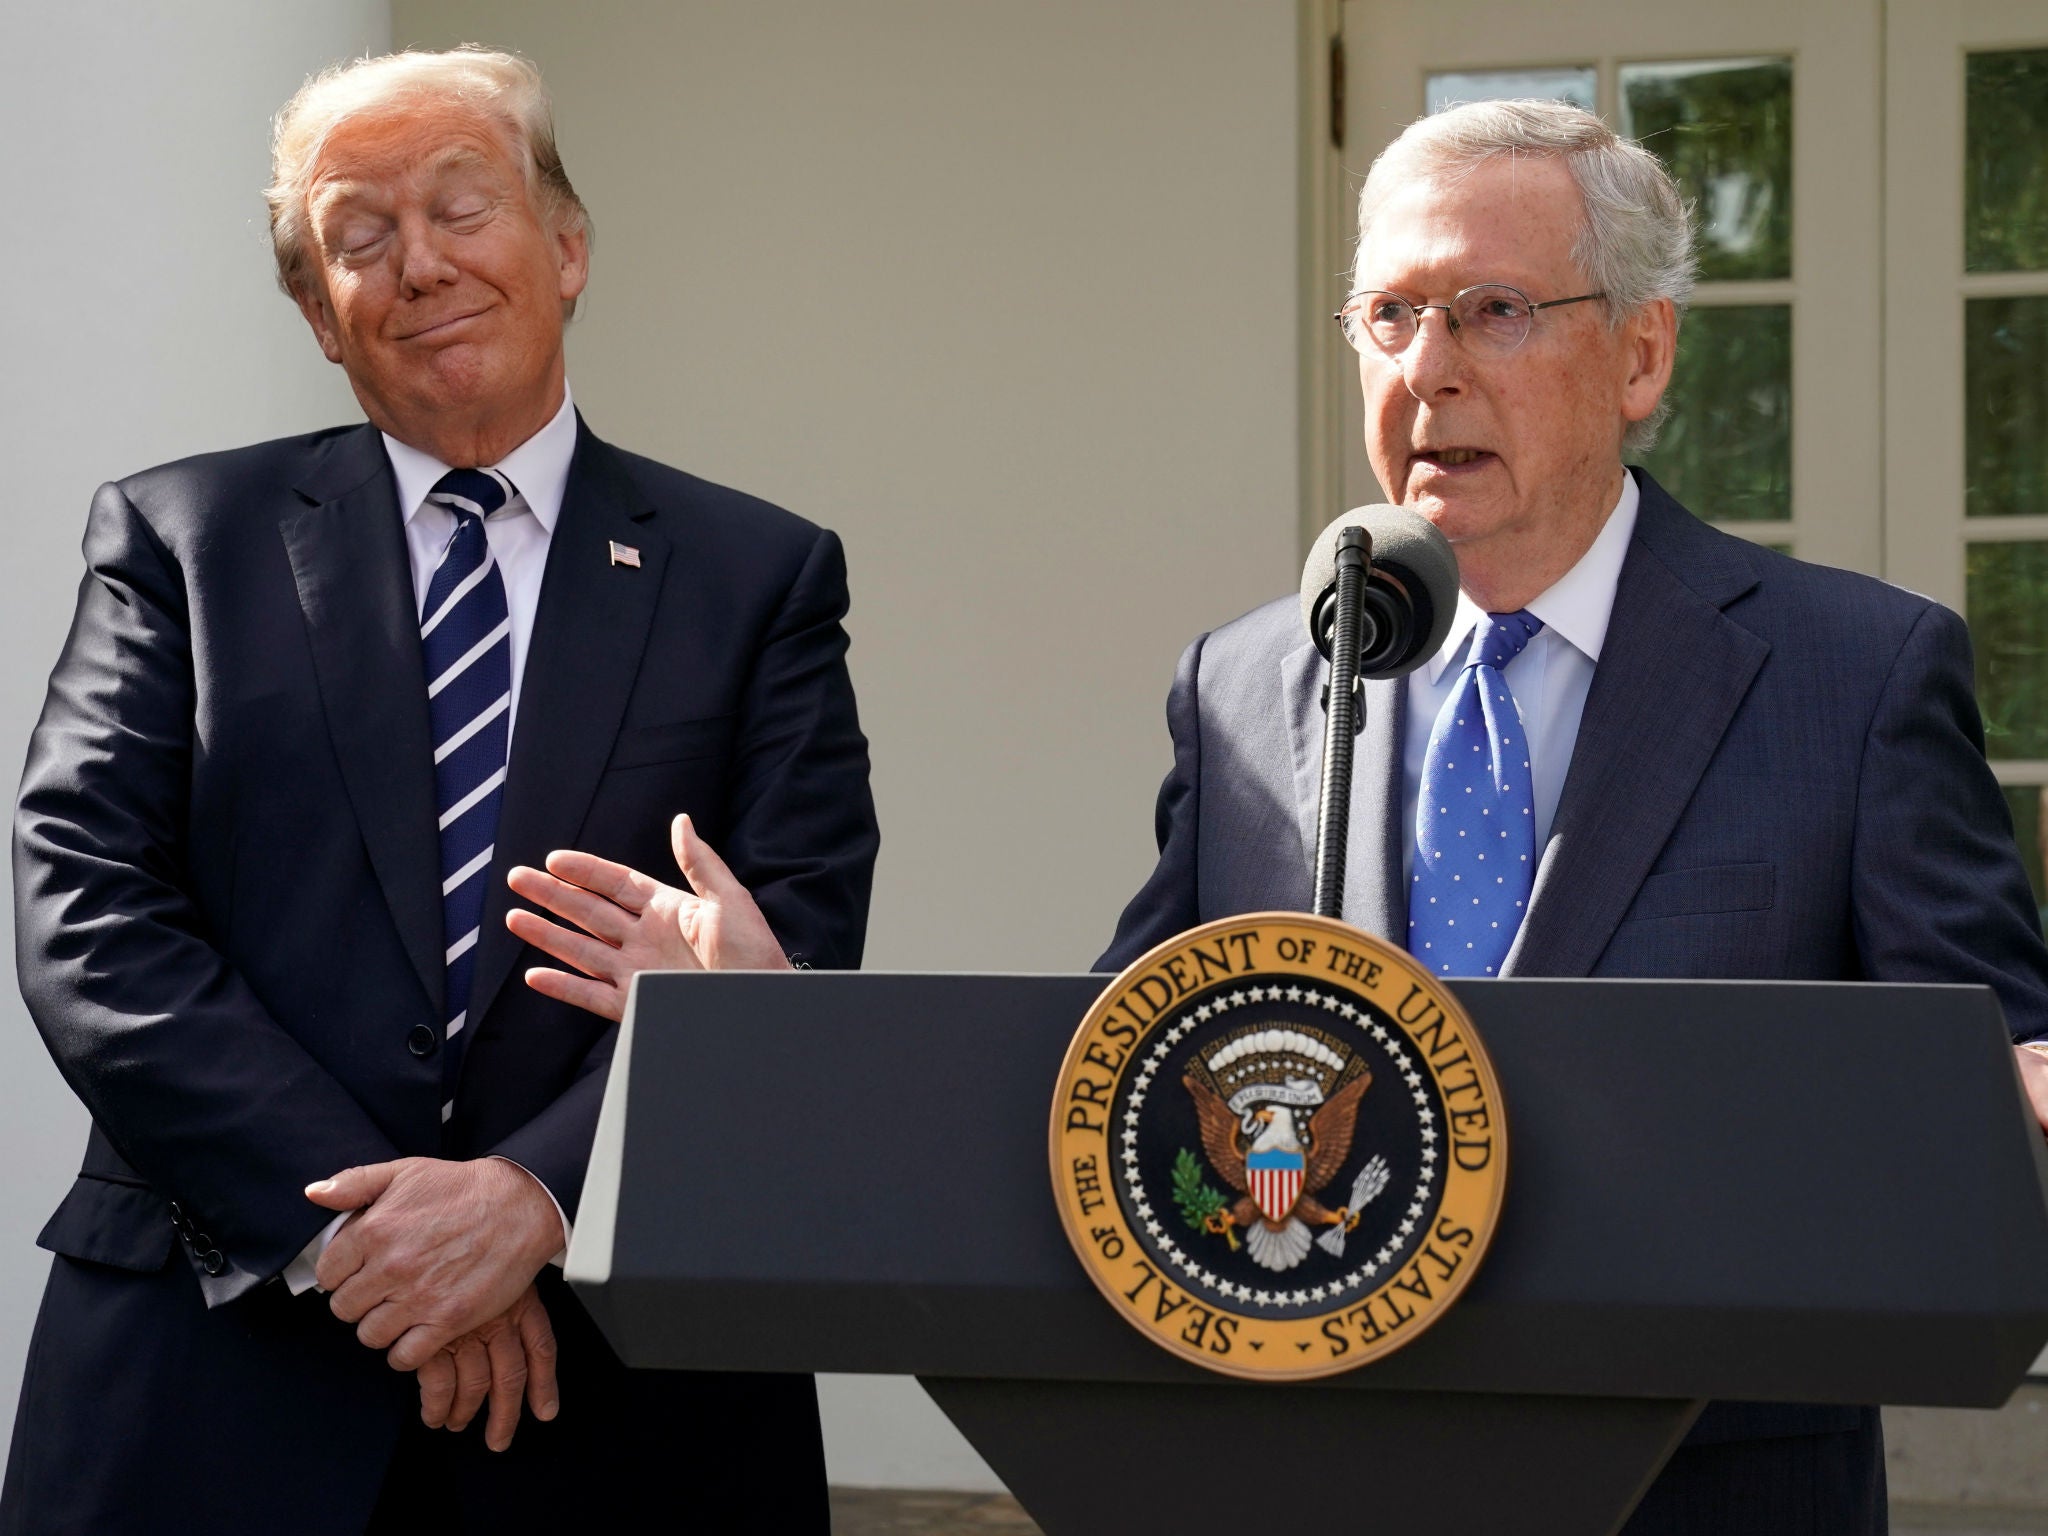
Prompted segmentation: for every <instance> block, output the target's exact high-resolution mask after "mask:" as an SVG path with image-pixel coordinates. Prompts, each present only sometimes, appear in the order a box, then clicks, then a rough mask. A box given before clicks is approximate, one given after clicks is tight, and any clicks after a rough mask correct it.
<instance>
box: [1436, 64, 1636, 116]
mask: <svg viewBox="0 0 2048 1536" xmlns="http://www.w3.org/2000/svg"><path fill="white" fill-rule="evenodd" d="M1597 84H1598V77H1597V76H1596V75H1595V74H1594V72H1593V66H1592V65H1590V64H1588V65H1586V66H1585V67H1583V68H1575V67H1569V66H1568V67H1566V68H1562V69H1467V70H1454V71H1450V72H1448V73H1445V74H1441V75H1431V76H1430V77H1429V83H1428V86H1427V87H1426V89H1425V90H1424V93H1423V100H1424V110H1426V111H1429V112H1441V111H1443V109H1444V108H1445V107H1455V106H1459V105H1461V104H1462V103H1464V102H1468V101H1514V100H1518V99H1521V98H1524V97H1536V98H1538V99H1540V100H1543V101H1568V102H1570V103H1571V104H1572V105H1573V106H1575V107H1584V108H1585V109H1586V110H1587V111H1588V112H1591V111H1592V110H1593V102H1594V91H1595V89H1596V87H1597Z"/></svg>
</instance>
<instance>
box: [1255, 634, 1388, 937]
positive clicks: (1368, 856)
mask: <svg viewBox="0 0 2048 1536" xmlns="http://www.w3.org/2000/svg"><path fill="white" fill-rule="evenodd" d="M1328 676H1329V669H1328V667H1327V666H1326V665H1325V664H1324V662H1323V658H1322V657H1321V656H1320V655H1319V654H1318V653H1317V651H1316V648H1315V646H1314V645H1312V644H1309V643H1307V642H1304V643H1303V644H1302V645H1301V647H1300V648H1299V649H1297V650H1294V651H1291V652H1289V653H1288V654H1287V656H1286V657H1285V658H1284V659H1283V660H1282V661H1281V663H1280V687H1281V694H1280V696H1281V697H1282V698H1283V699H1285V700H1286V701H1287V730H1288V739H1289V743H1290V745H1291V746H1292V747H1293V749H1294V809H1295V815H1296V817H1297V819H1298V821H1299V824H1300V827H1301V846H1302V848H1303V850H1304V852H1305V853H1306V855H1307V859H1308V878H1309V888H1310V889H1311V890H1313V889H1314V888H1315V877H1316V812H1317V807H1318V806H1319V804H1320V802H1321V799H1322V786H1323V734H1324V721H1325V716H1324V714H1323V703H1322V700H1323V683H1324V681H1325V680H1326V679H1327V677H1328ZM1364 702H1365V730H1364V731H1363V732H1362V733H1361V734H1360V736H1359V739H1358V748H1357V751H1356V752H1355V753H1354V754H1353V755H1352V772H1351V819H1350V838H1349V847H1348V856H1347V857H1346V859H1345V862H1344V920H1345V921H1346V922H1348V923H1350V924H1352V925H1353V926H1354V927H1358V928H1363V929H1364V930H1365V931H1366V932H1367V933H1375V934H1378V935H1379V936H1380V937H1381V938H1384V939H1386V940H1388V941H1389V942H1390V943H1394V944H1402V943H1405V942H1406V941H1407V937H1408V908H1407V903H1406V902H1405V901H1403V900H1402V898H1401V828H1400V820H1401V741H1402V737H1403V734H1404V732H1405V731H1406V728H1407V727H1406V720H1407V711H1408V686H1407V683H1406V681H1405V680H1404V679H1395V680H1394V681H1392V682H1371V683H1367V684H1366V685H1365V692H1364Z"/></svg>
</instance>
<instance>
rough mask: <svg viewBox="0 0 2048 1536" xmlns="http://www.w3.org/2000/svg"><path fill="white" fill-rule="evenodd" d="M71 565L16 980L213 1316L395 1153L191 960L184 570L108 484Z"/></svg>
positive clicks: (352, 1105)
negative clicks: (144, 1190) (312, 1189)
mask: <svg viewBox="0 0 2048 1536" xmlns="http://www.w3.org/2000/svg"><path fill="white" fill-rule="evenodd" d="M85 559H86V575H85V579H84V581H83V582H82V583H81V585H80V587H79V594H78V607H77V612H76V614H75V616H74V618H73V620H72V626H71V632H70V635H69V637H68V638H67V639H66V641H65V644H64V649H63V653H62V655H61V656H60V657H59V659H58V662H57V666H56V670H55V671H54V673H53V674H52V675H51V678H50V688H49V695H48V698H47V700H46V701H45V703H44V706H43V713H42V717H41V719H40V721H39V722H38V723H37V725H36V729H35V733H34V735H33V736H32V737H31V739H30V743H29V753H28V764H27V768H26V770H25V771H24V774H23V778H22V786H21V796H20V800H19V802H18V804H17V806H16V810H15V821H14V888H15V908H14V911H15V958H16V966H17V970H18V973H19V976H20V981H21V990H22V996H23V997H24V999H26V1001H27V1003H28V1008H29V1013H30V1015H31V1016H32V1017H33V1018H34V1020H35V1023H36V1027H37V1029H38V1030H39V1031H40V1032H41V1034H42V1037H43V1040H44V1042H45V1044H46V1045H48V1047H49V1050H50V1054H51V1055H52V1056H53V1057H54V1058H55V1060H56V1063H57V1067H58V1070H59V1071H61V1072H62V1073H63V1075H64V1078H65V1080H66V1081H67V1082H68V1083H69V1084H70V1085H71V1088H72V1089H73V1091H74V1092H76V1093H77V1094H78V1096H79V1098H80V1099H82V1100H83V1101H84V1102H85V1106H86V1108H87V1109H88V1110H90V1111H91V1113H92V1117H93V1120H94V1121H95V1122H96V1123H97V1124H98V1126H99V1127H100V1129H101V1131H102V1132H103V1133H104V1134H105V1135H106V1136H107V1138H108V1139H109V1140H110V1141H111V1142H112V1143H113V1145H114V1147H115V1149H116V1150H117V1151H118V1152H119V1153H120V1154H121V1156H122V1157H123V1158H125V1159H126V1160H127V1161H128V1163H129V1164H130V1165H131V1166H133V1167H134V1168H135V1170H136V1171H137V1172H138V1173H139V1174H140V1175H141V1176H142V1177H143V1178H144V1179H146V1180H148V1182H149V1184H150V1186H151V1187H152V1188H153V1189H154V1190H155V1191H156V1192H157V1193H158V1194H159V1195H161V1196H162V1197H164V1198H165V1199H166V1200H175V1201H177V1202H179V1203H180V1204H181V1205H182V1206H183V1207H184V1208H185V1210H186V1211H187V1213H188V1214H189V1215H190V1217H191V1219H192V1221H193V1223H194V1230H195V1231H202V1232H204V1233H206V1234H207V1235H208V1236H210V1237H211V1238H212V1240H213V1249H214V1250H215V1251H217V1252H218V1253H219V1254H220V1255H221V1257H222V1258H223V1259H224V1260H225V1268H224V1269H222V1271H221V1272H220V1273H218V1274H208V1273H206V1272H205V1270H204V1267H203V1266H202V1265H200V1264H199V1263H198V1258H199V1256H198V1255H197V1253H196V1252H194V1251H193V1250H192V1249H191V1248H190V1247H188V1248H187V1257H188V1259H191V1260H193V1262H194V1264H195V1268H199V1269H200V1275H199V1280H200V1287H201V1289H202V1291H203V1292H204V1294H205V1296H206V1301H207V1304H208V1305H209V1306H216V1305H219V1304H220V1303H222V1302H225V1301H229V1300H232V1299H233V1298H234V1297H236V1296H239V1295H241V1294H242V1293H243V1292H245V1291H247V1290H249V1289H251V1288H252V1287H254V1286H256V1285H258V1284H260V1283H262V1282H263V1281H265V1280H267V1279H269V1278H270V1277H271V1276H273V1275H276V1274H278V1273H279V1272H280V1271H282V1270H283V1268H284V1266H285V1265H286V1264H287V1263H289V1262H290V1260H291V1259H292V1257H293V1256H294V1255H295V1254H296V1253H298V1252H299V1250H300V1249H301V1248H303V1247H304V1246H305V1244H306V1241H307V1239H308V1238H310V1237H311V1236H312V1235H313V1234H314V1233H315V1232H317V1231H318V1230H319V1229H320V1228H321V1226H322V1225H323V1224H325V1223H326V1222H327V1220H328V1219H329V1215H330V1213H328V1212H324V1211H321V1210H319V1209H318V1208H317V1207H315V1206H313V1205H312V1204H310V1203H309V1202H308V1201H307V1200H306V1198H305V1195H304V1193H303V1190H304V1186H305V1185H306V1184H307V1183H309V1182H310V1181H312V1180H314V1179H320V1178H325V1177H327V1176H328V1175H329V1174H331V1173H333V1172H334V1171H335V1170H337V1169H340V1168H346V1167H349V1166H351V1165H354V1164H358V1163H366V1162H379V1161H383V1160H385V1159H387V1158H389V1157H392V1156H395V1155H396V1154H395V1151H394V1149H393V1148H392V1147H391V1145H390V1143H389V1141H388V1140H387V1139H386V1138H385V1137H384V1136H383V1134H382V1133H381V1132H379V1131H378V1130H377V1128H376V1127H375V1125H374V1124H373V1123H372V1122H371V1121H370V1119H369V1117H368V1116H367V1115H365V1114H364V1112H363V1111H362V1109H361V1108H360V1107H359V1106H358V1105H357V1104H356V1102H355V1101H354V1099H353V1098H351V1097H350V1095H349V1094H348V1093H347V1092H346V1091H345V1090H344V1089H343V1088H342V1087H341V1085H340V1084H339V1083H337V1082H336V1081H335V1080H334V1079H333V1078H332V1077H331V1076H330V1075H329V1074H328V1073H327V1072H326V1071H325V1070H324V1069H323V1068H321V1067H320V1066H319V1064H318V1063H316V1062H315V1061H314V1060H313V1059H312V1057H311V1056H309V1055H308V1054H307V1053H306V1051H305V1050H304V1049H303V1048H301V1047H300V1046H299V1045H298V1043H297V1042H296V1041H294V1040H293V1039H292V1038H291V1036H290V1035H289V1034H287V1033H286V1032H285V1031H284V1030H283V1029H282V1028H281V1027H280V1026H279V1025H278V1024H277V1023H276V1022H275V1021H274V1020H273V1019H272V1018H271V1017H270V1016H269V1015H268V1013H267V1012H266V1010H265V1009H264V1007H263V1005H262V1004H261V1003H260V1002H259V1001H258V1000H257V998H256V996H255V995H254V993H253V992H252V991H251V990H250V988H249V987H248V985H247V983H246V982H244V981H243V979H242V978H241V977H240V976H239V975H238V974H237V973H236V972H235V970H234V969H233V968H232V967H231V966H230V965H229V964H228V963H227V961H226V960H225V959H224V958H223V957H222V956H221V954H220V953H219V952H218V951H217V950H216V949H215V948H214V947H213V944H212V943H211V942H210V941H209V936H208V933H207V926H206V922H205V919H204V917H203V914H202V913H201V911H200V909H199V906H198V904H197V902H196V901H195V899H194V896H193V892H192V888H191V882H190V878H189V873H188V862H187V856H188V846H187V844H188V838H189V836H190V815H189V795H188V786H189V784H190V781H191V776H192V768H193V753H194V740H193V735H194V733H193V718H194V683H193V666H192V648H191V638H190V624H189V608H188V605H187V599H186V592H185V588H184V585H183V581H182V574H181V572H180V570H179V569H178V567H177V565H176V563H175V562H174V561H173V559H172V558H171V556H170V555H169V553H168V552H167V551H166V550H165V548H164V547H163V545H162V544H161V543H160V542H159V541H158V539H157V537H156V535H155V534H154V532H153V531H152V530H151V529H150V527H149V525H148V524H147V523H146V522H145V520H144V519H143V517H142V516H141V514H140V513H139V512H137V510H136V509H135V507H134V506H133V505H132V504H131V503H130V502H129V500H128V498H127V497H126V496H125V495H124V494H123V493H122V492H121V491H120V490H119V488H117V487H115V486H107V487H104V488H102V490H101V491H100V493H99V495H98V497H97V498H96V499H95V500H94V503H93V508H92V513H91V516H90V517H89V519H88V521H87V525H86V535H85ZM216 1267H219V1264H218V1261H217V1262H216Z"/></svg>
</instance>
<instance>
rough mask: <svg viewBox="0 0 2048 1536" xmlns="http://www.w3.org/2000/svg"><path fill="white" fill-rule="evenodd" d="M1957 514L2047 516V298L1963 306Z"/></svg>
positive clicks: (1978, 301)
mask: <svg viewBox="0 0 2048 1536" xmlns="http://www.w3.org/2000/svg"><path fill="white" fill-rule="evenodd" d="M1963 349H1964V350H1963V359H1964V366H1963V375H1964V384H1963V466H1964V468H1963V509H1964V511H1965V513H1967V515H1969V516H1971V517H2019V516H2024V515H2029V514H2032V515H2039V514H2043V513H2048V298H2043V297H2038V296H2037V297H2033V298H2020V299H1971V300H1969V301H1968V302H1967V303H1966V304H1964V306H1963Z"/></svg>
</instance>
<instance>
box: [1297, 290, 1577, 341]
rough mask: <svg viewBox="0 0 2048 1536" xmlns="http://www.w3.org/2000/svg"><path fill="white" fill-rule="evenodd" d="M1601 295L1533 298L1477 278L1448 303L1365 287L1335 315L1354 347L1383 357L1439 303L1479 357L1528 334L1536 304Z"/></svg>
mask: <svg viewBox="0 0 2048 1536" xmlns="http://www.w3.org/2000/svg"><path fill="white" fill-rule="evenodd" d="M1606 297H1607V295H1606V294H1604V293H1581V294H1577V295H1575V296H1574V297H1572V298H1569V299H1545V300H1544V301H1543V302H1542V303H1540V304H1539V303H1537V302H1535V301H1534V300H1533V299H1531V298H1530V297H1529V295H1527V294H1526V293H1524V292H1522V290H1521V289H1519V288H1510V287H1509V286H1508V285H1507V284H1506V283H1478V284H1475V285H1474V286H1473V287H1470V288H1467V289H1465V290H1464V291H1463V292H1461V293H1459V294H1458V295H1457V296H1456V297H1455V298H1453V299H1452V300H1451V302H1450V303H1448V304H1410V303H1409V302H1408V301H1407V300H1406V299H1404V298H1402V297H1401V295H1399V294H1398V293H1387V292H1385V291H1383V290H1381V289H1377V288H1368V289H1364V290H1361V291H1360V292H1358V293H1354V294H1352V295H1351V296H1350V297H1349V298H1347V299H1346V300H1345V301H1344V307H1343V308H1342V309H1340V310H1338V311H1337V313H1336V316H1335V319H1336V321H1337V326H1338V329H1340V330H1342V331H1343V332H1344V339H1345V340H1346V341H1348V342H1350V343H1351V345H1352V346H1354V347H1356V348H1357V349H1358V350H1359V351H1361V352H1363V351H1365V349H1366V348H1367V347H1368V346H1371V347H1374V348H1376V349H1378V350H1379V351H1381V352H1384V353H1386V354H1387V355H1388V356H1389V357H1398V356H1400V355H1401V354H1402V353H1403V352H1405V351H1407V350H1408V344H1409V343H1410V342H1411V341H1413V340H1414V339H1415V332H1416V329H1417V327H1419V326H1420V325H1421V324H1422V316H1423V314H1424V313H1425V312H1426V311H1428V310H1432V309H1440V310H1442V311H1443V312H1444V320H1445V322H1446V323H1447V324H1448V325H1449V326H1450V329H1451V335H1452V336H1454V337H1455V338H1457V340H1458V343H1459V345H1461V346H1463V347H1464V348H1465V349H1466V350H1467V351H1469V352H1473V353H1476V354H1478V355H1479V356H1481V357H1505V356H1507V354H1508V353H1510V352H1512V351H1514V350H1515V348H1517V347H1519V346H1520V345H1521V344H1522V343H1523V342H1525V341H1527V340H1528V339H1529V332H1530V330H1531V329H1532V328H1533V327H1534V326H1535V324H1536V311H1537V310H1539V309H1556V308H1558V307H1559V306H1561V305H1565V304H1584V303H1586V302H1588V301H1589V300H1592V299H1604V298H1606Z"/></svg>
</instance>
